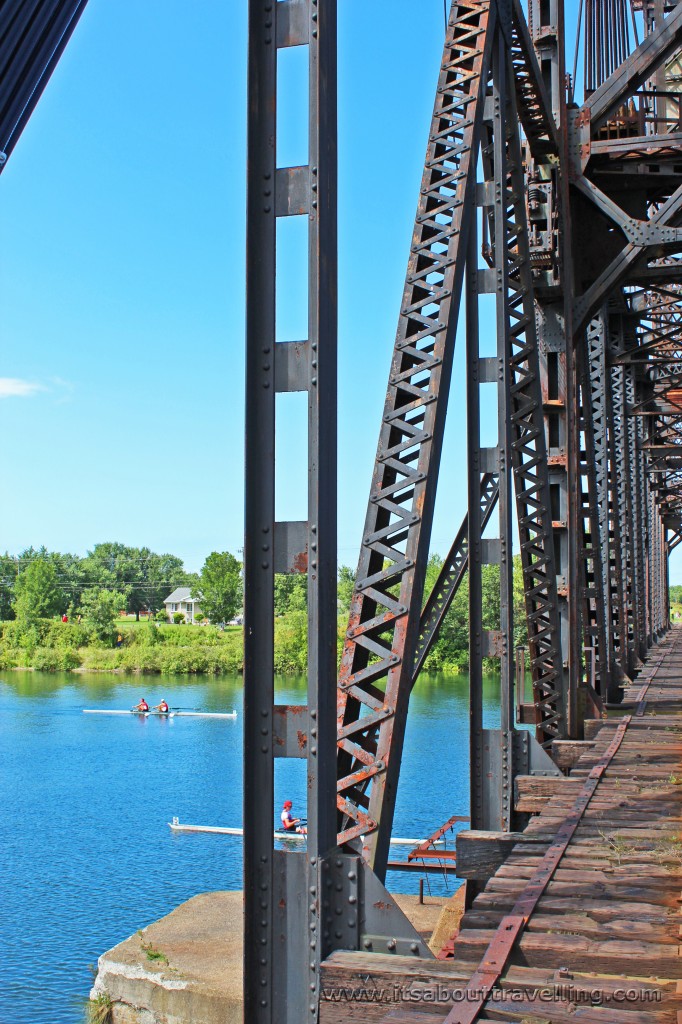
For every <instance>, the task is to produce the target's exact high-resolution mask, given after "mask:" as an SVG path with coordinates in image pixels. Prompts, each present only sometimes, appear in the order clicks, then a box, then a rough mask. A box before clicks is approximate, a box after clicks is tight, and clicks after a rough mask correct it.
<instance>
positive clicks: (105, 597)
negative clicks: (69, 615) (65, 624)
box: [80, 587, 124, 640]
mask: <svg viewBox="0 0 682 1024" xmlns="http://www.w3.org/2000/svg"><path fill="white" fill-rule="evenodd" d="M123 601H124V597H123V595H122V594H120V593H118V592H117V591H115V590H105V589H103V588H94V587H93V588H91V589H90V590H86V591H85V592H84V593H83V595H82V597H81V602H80V610H81V614H82V616H83V621H84V622H85V623H86V625H87V626H89V627H90V628H91V629H92V631H93V633H94V634H95V636H96V637H97V638H98V639H99V640H108V639H110V638H111V635H112V631H113V628H114V622H115V621H116V618H117V616H118V612H119V610H120V608H121V606H122V604H123Z"/></svg>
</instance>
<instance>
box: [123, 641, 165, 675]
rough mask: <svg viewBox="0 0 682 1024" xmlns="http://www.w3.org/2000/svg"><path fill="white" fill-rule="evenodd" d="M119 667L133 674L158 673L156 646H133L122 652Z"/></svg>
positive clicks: (158, 659) (159, 668) (158, 658)
mask: <svg viewBox="0 0 682 1024" xmlns="http://www.w3.org/2000/svg"><path fill="white" fill-rule="evenodd" d="M121 653H122V657H121V662H120V664H121V666H122V667H123V668H128V669H131V670H132V671H133V672H160V671H161V658H160V649H159V648H158V647H156V646H151V645H149V646H143V645H142V644H139V643H138V644H135V645H134V646H131V647H129V648H128V649H127V650H125V651H122V652H121Z"/></svg>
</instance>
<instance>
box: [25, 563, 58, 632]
mask: <svg viewBox="0 0 682 1024" xmlns="http://www.w3.org/2000/svg"><path fill="white" fill-rule="evenodd" d="M64 608H66V600H65V597H64V591H63V590H62V589H61V587H60V586H59V576H58V575H57V570H56V569H55V567H54V565H53V564H52V562H49V561H47V559H45V558H36V559H34V560H33V561H31V562H29V564H28V565H27V566H26V568H25V569H23V570H22V571H21V572H20V573H19V575H18V576H17V579H16V583H15V585H14V612H15V615H16V617H17V618H18V619H22V620H24V621H25V622H33V621H35V620H36V619H50V618H52V616H53V615H57V614H59V612H61V611H63V610H64Z"/></svg>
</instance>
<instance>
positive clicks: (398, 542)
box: [337, 0, 494, 877]
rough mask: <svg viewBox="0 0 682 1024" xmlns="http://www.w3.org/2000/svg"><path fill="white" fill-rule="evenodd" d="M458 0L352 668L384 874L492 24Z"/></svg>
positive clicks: (374, 861) (368, 836) (364, 822)
mask: <svg viewBox="0 0 682 1024" xmlns="http://www.w3.org/2000/svg"><path fill="white" fill-rule="evenodd" d="M493 20H494V16H491V14H490V5H489V3H488V0H462V2H455V3H453V5H452V9H451V13H450V19H449V22H448V31H447V34H446V39H445V46H444V50H443V59H442V63H441V70H440V75H439V80H438V88H437V93H436V101H435V105H434V111H433V117H432V121H431V130H430V134H429V142H428V146H427V153H426V160H425V167H424V176H423V179H422V187H421V190H420V199H419V205H418V209H417V215H416V219H415V227H414V233H413V239H412V246H411V254H410V259H409V263H408V269H407V276H406V280H405V289H404V293H403V302H402V308H401V313H400V318H399V322H398V330H397V334H396V341H395V346H394V354H393V358H392V362H391V373H390V378H389V384H388V390H387V394H386V403H385V406H384V412H383V415H382V427H381V432H380V436H379V444H378V448H377V456H376V462H375V467H374V473H373V476H372V485H371V493H370V499H369V503H368V508H367V517H366V522H365V529H364V532H363V542H362V548H361V552H360V559H359V563H358V571H357V576H356V584H355V592H354V596H353V599H352V602H351V609H350V617H349V623H348V630H347V632H346V640H345V644H344V650H343V655H342V659H341V670H340V674H339V695H338V748H339V754H338V773H339V777H338V783H337V787H338V796H337V804H338V809H339V826H340V827H339V836H338V841H339V843H340V844H346V843H350V842H355V841H361V845H362V852H363V856H364V857H365V859H366V860H367V862H368V863H369V864H370V865H371V866H372V867H373V868H374V870H375V871H376V873H377V874H378V876H379V877H383V875H384V872H385V868H386V862H387V859H388V843H389V839H390V833H391V823H392V819H393V808H394V805H395V794H396V789H397V783H398V775H399V769H400V757H401V751H402V742H403V736H404V730H405V720H406V714H407V705H408V700H409V694H410V690H411V688H412V673H413V666H414V661H415V653H416V647H417V640H418V635H419V623H420V613H421V599H422V591H423V586H424V572H425V567H426V560H427V557H428V546H429V537H430V532H431V522H432V516H433V506H434V499H435V484H436V478H437V473H438V461H439V454H440V447H441V439H442V434H443V428H444V422H445V409H446V403H447V393H448V388H449V382H450V373H451V367H452V357H453V350H454V341H455V333H456V326H457V310H458V306H459V296H460V293H461V288H462V278H463V272H464V252H465V250H466V239H467V233H468V231H469V227H470V222H471V217H472V213H471V206H472V203H473V199H474V191H473V188H474V183H475V166H476V152H477V145H478V136H479V132H480V122H481V117H482V113H483V88H484V85H485V80H486V73H485V69H486V66H487V63H488V61H489V59H490V58H489V54H490V45H491V32H490V29H491V22H492V21H493Z"/></svg>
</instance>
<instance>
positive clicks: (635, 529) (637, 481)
mask: <svg viewBox="0 0 682 1024" xmlns="http://www.w3.org/2000/svg"><path fill="white" fill-rule="evenodd" d="M623 372H624V384H625V412H626V419H625V422H626V428H627V459H628V487H627V494H628V498H629V505H630V523H631V532H630V536H631V544H630V554H631V559H632V611H633V625H634V641H635V654H636V657H637V658H638V659H639V660H640V661H642V660H643V659H644V658H645V656H646V652H647V642H646V618H647V615H646V578H645V569H644V558H645V547H644V532H645V523H644V517H643V514H642V513H643V502H642V490H641V484H642V479H641V473H640V462H639V452H638V431H639V428H638V426H637V422H638V419H639V417H636V416H634V414H633V412H632V410H633V409H634V405H635V377H634V370H633V368H632V366H625V367H624V368H623Z"/></svg>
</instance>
